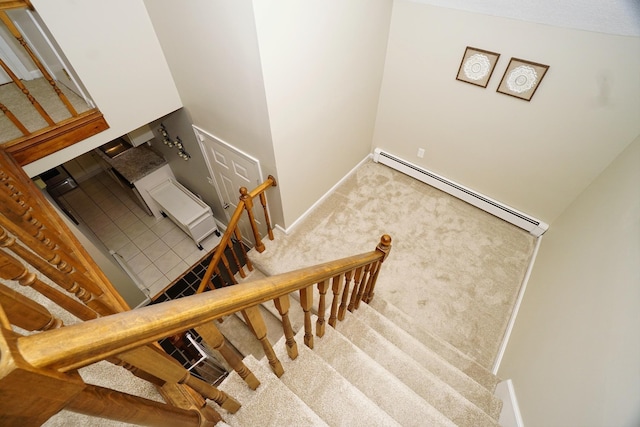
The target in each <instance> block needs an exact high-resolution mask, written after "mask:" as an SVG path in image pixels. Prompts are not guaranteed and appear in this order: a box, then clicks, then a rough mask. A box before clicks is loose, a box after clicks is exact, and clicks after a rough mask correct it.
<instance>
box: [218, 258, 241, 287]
mask: <svg viewBox="0 0 640 427" xmlns="http://www.w3.org/2000/svg"><path fill="white" fill-rule="evenodd" d="M220 259H221V260H222V265H224V268H225V270H227V274H228V275H229V279H230V280H231V284H232V285H237V284H238V281H237V280H236V277H235V276H234V275H233V271H232V270H231V266H230V265H229V260H228V259H227V256H226V255H225V254H224V253H223V254H222V257H221V258H220Z"/></svg>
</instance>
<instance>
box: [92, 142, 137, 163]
mask: <svg viewBox="0 0 640 427" xmlns="http://www.w3.org/2000/svg"><path fill="white" fill-rule="evenodd" d="M99 148H100V151H102V152H103V153H104V154H105V155H106V156H107V157H109V158H110V159H113V158H114V157H117V156H119V155H120V154H122V153H124V152H125V151H127V150H129V149H131V148H133V145H131V144H129V143H128V142H127V141H125V140H124V139H122V138H118V139H114V140H113V141H111V142H107V143H106V144H104V145H101V146H100V147H99Z"/></svg>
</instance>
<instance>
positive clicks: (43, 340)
mask: <svg viewBox="0 0 640 427" xmlns="http://www.w3.org/2000/svg"><path fill="white" fill-rule="evenodd" d="M383 256H384V254H383V253H382V252H380V251H377V250H375V251H373V252H367V253H364V254H360V255H355V256H351V257H347V258H342V259H340V260H336V261H330V262H327V263H323V264H318V265H316V266H313V267H307V268H303V269H300V270H296V271H292V272H289V273H284V274H279V275H276V276H271V277H268V278H265V279H261V280H256V281H253V282H247V283H242V284H238V285H234V286H229V287H226V288H221V289H217V290H216V291H215V292H204V293H202V294H196V295H192V296H188V297H183V298H179V299H177V300H173V301H167V302H163V303H160V304H155V305H151V306H147V307H143V308H139V309H136V310H133V311H128V312H123V313H118V314H114V315H111V316H107V317H102V318H98V319H95V320H89V321H86V322H83V323H80V324H75V325H70V326H67V327H65V328H61V329H59V330H53V331H45V332H41V333H39V334H37V335H32V336H26V337H20V338H18V347H19V349H20V353H21V356H22V357H23V358H24V360H26V361H27V363H29V364H30V365H32V366H34V367H37V368H44V367H48V368H54V369H58V370H60V371H63V372H65V371H70V370H73V369H77V368H80V367H83V366H87V365H89V364H91V363H94V362H97V361H99V360H103V359H106V358H108V357H111V356H115V355H117V354H119V353H123V352H125V351H127V350H130V349H133V348H136V347H140V346H142V345H145V344H147V343H151V342H153V341H156V340H158V339H161V338H164V337H167V336H171V335H175V334H177V333H180V332H182V331H184V330H186V329H190V328H194V327H196V326H199V325H202V324H204V323H206V322H210V321H212V320H215V319H218V318H220V317H223V316H226V315H230V314H233V313H236V312H238V311H241V310H244V309H245V308H248V307H253V306H255V305H257V304H261V303H263V302H266V301H269V300H273V299H275V298H277V297H280V296H282V295H286V294H289V293H291V292H295V291H297V290H299V289H303V288H306V287H308V286H312V285H314V284H315V283H318V282H320V281H322V280H325V279H327V278H332V277H334V276H337V275H339V274H342V273H345V272H347V271H351V270H353V269H355V268H359V267H362V266H364V265H367V264H370V263H372V262H374V261H378V260H381V259H382V258H383Z"/></svg>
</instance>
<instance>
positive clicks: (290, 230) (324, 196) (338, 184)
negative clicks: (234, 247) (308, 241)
mask: <svg viewBox="0 0 640 427" xmlns="http://www.w3.org/2000/svg"><path fill="white" fill-rule="evenodd" d="M371 157H372V154H371V153H369V154H367V155H366V156H365V158H364V159H362V160H360V162H359V163H358V164H357V165H355V166H354V167H353V169H351V170H350V171H349V172H348V173H347V174H346V175H345V176H343V177H342V178H341V179H340V181H338V182H336V183H335V185H334V186H333V187H331V188H330V189H329V191H327V192H326V193H324V195H323V196H322V197H320V198H319V199H318V200H317V201H316V202H315V203H314V204H313V205H311V207H310V208H309V209H307V210H306V211H305V212H304V213H303V214H302V215H300V216H299V217H298V219H296V220H295V221H293V223H292V224H291V225H290V226H289V227H287V228H286V229H285V228H282V227H280V226H279V225H277V224H276V227H277V228H279V229H280V231H282V232H283V233H284V234H286V235H288V234H289V233H291V232H292V231H293V230H294V228H295V227H296V226H297V225H298V224H300V222H301V221H302V220H303V219H305V218H306V217H307V216H308V215H309V214H310V213H311V212H313V210H314V209H315V208H316V206H318V205H319V204H320V203H322V202H323V201H324V200H325V199H326V198H327V197H329V196H330V195H331V194H332V193H333V192H334V191H335V189H336V188H338V186H340V184H342V183H343V182H344V181H345V180H346V179H347V178H349V177H350V176H351V175H352V174H353V173H354V172H355V171H356V170H358V168H359V167H360V166H362V165H363V164H364V163H366V162H367V161H368V160H369V159H371Z"/></svg>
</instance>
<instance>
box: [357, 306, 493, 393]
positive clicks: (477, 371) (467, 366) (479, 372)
mask: <svg viewBox="0 0 640 427" xmlns="http://www.w3.org/2000/svg"><path fill="white" fill-rule="evenodd" d="M366 305H367V304H361V306H366ZM369 307H370V308H373V309H374V310H366V308H365V309H364V310H362V317H361V319H362V320H363V321H365V323H368V324H370V325H371V326H372V327H373V328H374V329H377V328H376V325H378V324H380V323H381V322H384V320H389V321H391V322H393V323H394V324H395V325H396V326H397V327H398V333H397V334H389V335H388V336H387V334H385V333H383V331H380V332H381V333H382V334H383V336H384V337H385V338H387V339H388V340H389V341H391V342H392V343H394V344H395V345H396V346H398V348H400V349H401V350H403V351H405V352H407V353H408V354H410V355H411V356H412V357H414V359H417V360H420V359H418V358H416V357H415V356H414V355H413V354H412V352H411V350H412V346H411V345H409V344H404V342H405V341H406V340H407V336H409V337H411V338H412V339H413V340H415V341H418V342H420V343H421V344H422V345H423V346H424V347H426V348H427V349H428V350H429V351H431V352H433V353H435V354H437V355H439V356H440V357H442V358H443V359H445V360H446V361H447V362H449V363H450V364H451V365H453V366H455V367H456V368H458V369H460V370H461V371H462V372H464V373H465V374H467V375H468V376H469V377H471V378H473V379H474V380H475V381H477V382H478V383H480V384H481V385H482V386H483V387H485V388H486V389H487V390H489V391H490V392H492V393H493V392H494V391H495V388H496V386H497V385H498V383H499V382H500V379H499V378H498V377H496V376H495V375H494V374H493V373H491V372H490V371H489V370H488V369H487V368H485V367H483V366H482V365H480V364H479V363H478V362H476V361H475V360H473V359H472V358H470V357H469V356H467V355H466V354H464V353H462V352H461V351H460V350H458V349H457V348H455V347H454V346H452V345H451V344H449V343H447V342H446V341H444V340H442V339H441V338H439V337H437V336H435V335H433V334H431V333H430V332H428V331H426V330H425V329H423V328H421V327H420V326H419V325H416V323H415V320H414V319H412V318H411V317H410V316H408V315H407V314H405V313H403V312H402V311H401V310H399V309H398V308H397V307H394V306H393V305H392V304H390V303H388V302H387V301H385V300H383V299H374V300H373V301H371V302H370V303H369ZM365 319H366V320H365ZM401 331H404V334H403V333H402V332H401ZM410 341H411V340H409V342H410Z"/></svg>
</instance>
